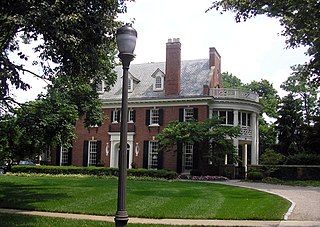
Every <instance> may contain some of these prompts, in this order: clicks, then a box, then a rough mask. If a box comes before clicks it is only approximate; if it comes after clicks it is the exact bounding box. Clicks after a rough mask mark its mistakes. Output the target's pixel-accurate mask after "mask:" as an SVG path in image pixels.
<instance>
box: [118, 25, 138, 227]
mask: <svg viewBox="0 0 320 227" xmlns="http://www.w3.org/2000/svg"><path fill="white" fill-rule="evenodd" d="M136 40H137V31H136V30H135V29H133V28H132V27H131V26H130V25H124V26H122V27H121V28H119V29H118V31H117V45H118V50H119V58H120V59H121V61H122V68H123V82H122V105H121V129H120V151H119V164H118V167H119V178H118V206H117V213H116V216H115V223H116V227H126V226H127V223H128V220H129V217H128V213H127V210H126V193H127V192H126V187H127V132H128V71H129V66H130V62H131V61H132V60H133V58H134V55H133V51H134V48H135V46H136Z"/></svg>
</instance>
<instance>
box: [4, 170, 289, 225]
mask: <svg viewBox="0 0 320 227" xmlns="http://www.w3.org/2000/svg"><path fill="white" fill-rule="evenodd" d="M116 200H117V179H116V178H106V177H103V178H99V177H89V176H86V177H70V176H68V177H66V176H36V175H29V176H12V175H2V176H1V177H0V207H3V208H16V209H27V210H40V211H53V212H69V213H85V214H98V215H114V214H115V211H116ZM289 206H290V203H289V202H288V201H286V200H284V199H283V198H281V197H278V196H275V195H272V194H267V193H264V192H261V191H256V190H252V189H245V188H239V187H232V186H227V185H220V184H211V183H200V182H178V181H171V182H170V181H147V180H128V187H127V210H128V213H129V216H131V217H146V218H194V219H195V218H196V219H240V220H241V219H242V220H243V219H251V220H254V219H255V220H278V219H282V218H283V215H284V214H285V212H286V211H287V209H288V208H289Z"/></svg>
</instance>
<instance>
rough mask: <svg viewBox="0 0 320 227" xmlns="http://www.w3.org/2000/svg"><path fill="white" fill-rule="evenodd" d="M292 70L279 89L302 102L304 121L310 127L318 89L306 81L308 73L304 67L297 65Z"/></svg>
mask: <svg viewBox="0 0 320 227" xmlns="http://www.w3.org/2000/svg"><path fill="white" fill-rule="evenodd" d="M292 69H293V70H294V72H293V73H292V75H291V76H290V77H288V79H287V80H286V81H285V82H284V83H282V85H281V88H282V89H284V90H285V91H288V92H290V93H292V94H293V95H294V96H296V97H297V98H299V99H301V100H302V102H303V112H304V116H305V121H306V123H307V125H308V126H310V123H311V118H312V116H313V115H314V114H315V111H316V101H317V94H318V92H319V88H318V86H316V85H315V84H314V83H312V82H311V81H309V80H308V71H307V69H306V67H305V66H303V65H297V66H294V67H292Z"/></svg>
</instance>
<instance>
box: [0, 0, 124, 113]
mask: <svg viewBox="0 0 320 227" xmlns="http://www.w3.org/2000/svg"><path fill="white" fill-rule="evenodd" d="M125 10H126V7H125V0H119V1H118V0H107V1H105V0H96V1H87V0H79V1H49V0H31V1H30V0H17V1H2V3H1V10H0V12H1V13H0V23H1V28H0V49H1V54H0V70H1V71H0V73H1V79H0V110H1V109H2V110H3V111H6V110H7V109H8V108H10V106H11V104H12V102H14V101H15V100H14V99H13V97H12V94H11V93H10V90H11V88H12V87H14V88H16V89H23V90H27V89H29V88H30V85H29V84H28V83H27V82H26V81H25V80H24V78H23V74H24V73H30V74H32V75H33V76H36V77H40V78H43V79H47V80H52V78H56V77H70V80H73V79H74V81H73V83H77V82H80V81H82V82H85V83H87V84H89V83H92V82H93V83H96V82H97V81H100V80H102V79H103V80H105V81H107V83H108V84H113V83H114V81H115V73H114V72H113V70H112V68H113V66H114V56H115V46H116V45H115V39H114V36H115V32H116V29H117V28H118V27H119V25H120V22H117V21H116V20H115V19H116V18H117V14H118V13H122V12H125ZM22 41H23V42H24V43H31V42H35V43H36V44H37V46H36V47H35V48H34V50H33V51H34V53H33V55H34V56H38V60H36V61H34V62H32V64H33V65H39V66H41V67H42V73H41V74H38V73H36V72H34V71H32V69H31V68H27V67H26V62H27V61H28V60H29V57H30V56H28V54H27V53H25V52H23V50H21V47H20V46H21V42H22ZM13 54H16V55H18V56H19V57H20V59H21V62H20V63H18V62H16V61H14V60H12V59H11V56H12V55H13Z"/></svg>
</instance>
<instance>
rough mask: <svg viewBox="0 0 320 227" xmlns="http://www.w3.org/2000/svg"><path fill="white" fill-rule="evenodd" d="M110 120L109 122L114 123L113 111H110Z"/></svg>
mask: <svg viewBox="0 0 320 227" xmlns="http://www.w3.org/2000/svg"><path fill="white" fill-rule="evenodd" d="M110 119H111V122H114V116H113V110H111V117H110Z"/></svg>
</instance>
